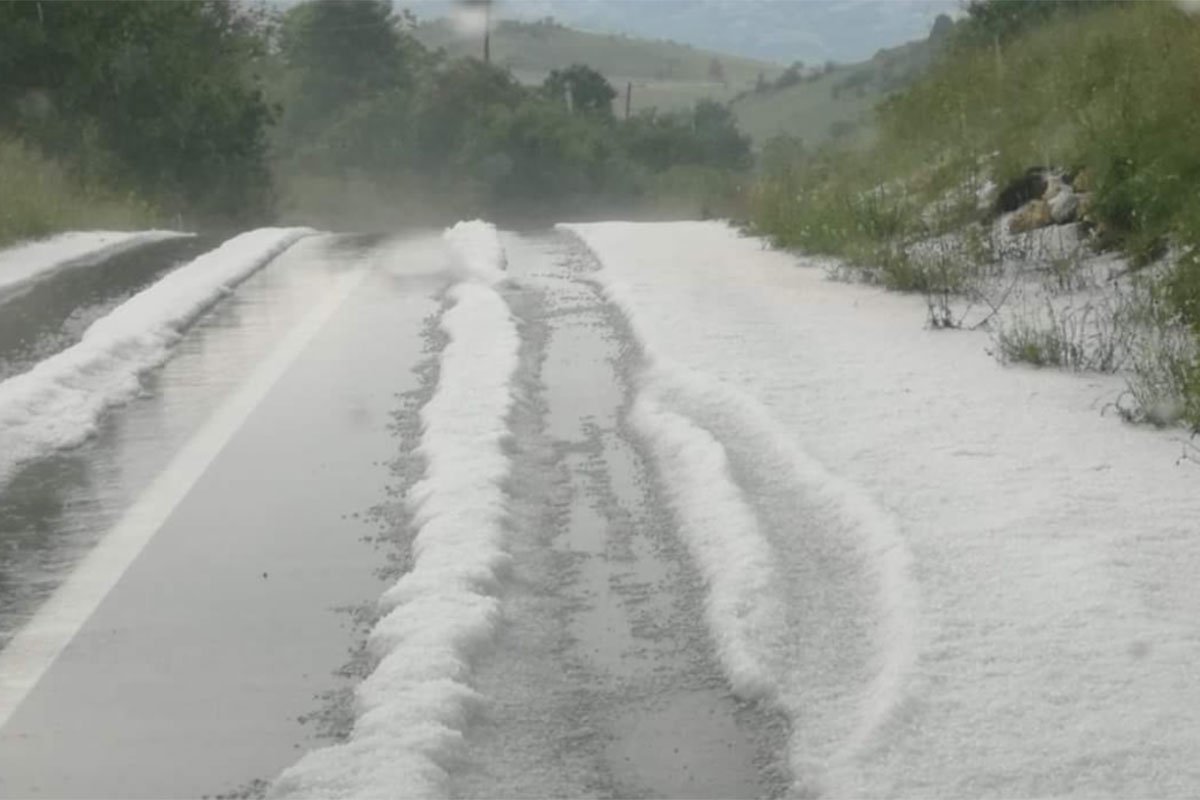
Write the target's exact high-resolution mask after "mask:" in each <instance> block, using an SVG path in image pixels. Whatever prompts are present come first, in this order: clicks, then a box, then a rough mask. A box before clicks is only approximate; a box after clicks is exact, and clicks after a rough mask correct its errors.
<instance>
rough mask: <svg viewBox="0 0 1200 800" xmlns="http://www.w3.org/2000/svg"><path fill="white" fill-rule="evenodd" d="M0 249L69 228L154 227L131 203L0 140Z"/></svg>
mask: <svg viewBox="0 0 1200 800" xmlns="http://www.w3.org/2000/svg"><path fill="white" fill-rule="evenodd" d="M0 175H2V176H3V177H4V181H3V188H2V189H0V247H2V246H4V245H5V244H8V243H11V242H15V241H19V240H22V239H36V238H39V237H42V236H46V235H48V234H51V233H54V232H56V231H62V230H69V229H72V228H75V229H78V228H114V229H117V230H122V229H127V228H145V227H149V226H151V225H153V224H156V223H157V222H158V218H157V215H156V213H155V212H154V209H153V208H151V207H150V206H149V205H148V204H147V203H145V202H143V201H140V200H138V199H137V198H136V197H134V196H131V195H127V196H121V195H119V194H116V193H115V192H113V191H111V190H108V189H105V188H103V187H98V186H88V185H87V184H85V183H83V182H82V181H81V180H80V179H79V178H78V177H77V176H75V175H73V174H72V173H71V171H70V170H68V169H66V168H64V167H63V166H62V165H61V164H59V163H56V162H54V161H51V160H49V159H48V158H46V157H45V156H43V155H41V154H39V153H38V152H36V151H35V150H33V149H31V148H30V147H28V146H27V145H25V144H22V143H21V142H19V141H16V140H13V139H8V138H3V137H0Z"/></svg>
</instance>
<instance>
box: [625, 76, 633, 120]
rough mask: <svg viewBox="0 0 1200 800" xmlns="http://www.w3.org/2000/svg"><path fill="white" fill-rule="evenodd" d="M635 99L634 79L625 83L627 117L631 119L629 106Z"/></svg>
mask: <svg viewBox="0 0 1200 800" xmlns="http://www.w3.org/2000/svg"><path fill="white" fill-rule="evenodd" d="M632 100H633V81H629V82H628V83H626V84H625V119H629V106H630V103H631V102H632Z"/></svg>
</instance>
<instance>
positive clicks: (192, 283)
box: [0, 228, 312, 485]
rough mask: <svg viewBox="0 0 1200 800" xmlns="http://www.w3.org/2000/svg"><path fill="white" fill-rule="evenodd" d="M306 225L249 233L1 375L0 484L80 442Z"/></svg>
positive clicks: (303, 232)
mask: <svg viewBox="0 0 1200 800" xmlns="http://www.w3.org/2000/svg"><path fill="white" fill-rule="evenodd" d="M310 233H312V231H310V230H308V229H307V228H261V229H259V230H255V231H250V232H248V233H243V234H241V235H240V236H236V237H234V238H233V239H230V240H229V241H227V242H225V243H224V244H222V245H221V246H220V247H218V248H217V249H215V250H213V251H211V252H208V253H206V254H204V255H202V256H200V257H199V258H196V259H195V260H194V261H192V262H191V263H189V264H186V265H185V266H183V267H180V268H179V269H177V270H175V271H173V272H171V273H170V274H168V275H166V276H165V277H164V278H162V279H161V280H159V281H158V282H157V283H155V284H153V285H152V286H149V287H147V288H146V289H143V290H142V291H141V292H139V293H138V294H136V295H134V296H133V297H131V298H129V299H128V300H126V301H125V302H124V303H122V304H121V305H120V306H117V308H115V309H113V310H112V311H111V312H110V313H109V314H108V315H107V316H104V317H102V318H100V319H98V320H96V321H95V322H94V323H92V325H91V326H90V327H89V328H88V329H87V330H86V331H84V334H83V337H82V338H81V340H80V341H79V342H78V343H77V344H75V345H74V346H72V347H70V348H68V349H66V350H64V351H62V352H60V353H58V354H56V355H53V356H51V357H50V358H47V359H46V360H45V361H42V362H40V363H38V364H37V365H36V366H34V367H33V369H31V370H29V371H28V372H25V373H23V374H20V375H15V376H13V377H11V378H9V379H8V380H6V381H4V382H2V383H0V485H2V484H3V483H4V482H5V481H6V480H7V479H8V478H9V477H10V475H11V473H12V470H13V469H14V468H15V467H16V466H17V465H18V464H20V463H21V462H23V461H26V460H28V459H30V458H34V457H37V456H39V455H42V454H44V453H46V452H49V451H52V450H54V449H57V448H63V447H71V446H74V445H77V444H80V443H81V442H83V441H84V440H85V439H87V438H88V437H89V436H90V435H91V434H92V432H93V431H94V430H95V427H96V424H97V421H98V420H99V418H100V416H101V414H103V412H104V411H105V410H106V409H108V408H111V407H112V406H114V405H118V404H120V403H122V402H124V401H126V400H128V399H129V398H130V397H133V396H134V395H136V394H137V392H138V391H139V387H140V383H139V375H140V374H141V373H142V372H144V371H146V370H147V369H150V368H152V367H155V366H157V365H159V364H161V363H162V362H163V361H164V360H166V358H167V357H168V355H169V353H170V348H171V346H172V345H173V344H174V343H175V342H176V341H177V340H178V339H179V337H180V335H181V331H182V330H183V328H184V327H185V326H187V325H188V324H189V323H190V322H192V321H193V320H195V319H196V317H198V316H199V315H200V314H201V313H203V312H204V311H205V309H207V308H208V307H210V306H211V305H212V304H213V303H215V302H216V301H217V300H219V299H220V298H221V297H222V296H223V295H224V294H225V293H227V292H229V291H230V290H231V288H232V287H233V286H234V285H236V284H237V283H238V282H240V281H242V280H244V279H245V278H246V277H248V276H249V275H250V274H251V273H253V272H254V271H255V270H257V269H259V268H260V267H262V266H263V265H264V264H266V263H267V262H269V261H270V260H271V259H272V258H274V257H275V256H276V255H278V254H279V253H281V252H282V251H283V250H285V249H286V248H287V247H289V246H290V245H291V244H292V243H293V242H295V241H296V240H297V239H299V238H300V237H302V236H306V235H308V234H310Z"/></svg>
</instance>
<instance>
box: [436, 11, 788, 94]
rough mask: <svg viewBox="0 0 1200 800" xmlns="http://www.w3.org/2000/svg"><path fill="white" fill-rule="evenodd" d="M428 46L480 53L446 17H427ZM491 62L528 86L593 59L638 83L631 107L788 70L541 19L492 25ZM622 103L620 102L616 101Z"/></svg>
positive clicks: (729, 90) (471, 36)
mask: <svg viewBox="0 0 1200 800" xmlns="http://www.w3.org/2000/svg"><path fill="white" fill-rule="evenodd" d="M414 33H415V35H416V37H417V39H419V40H420V41H421V43H422V44H424V45H426V46H427V47H431V48H443V49H445V50H446V52H447V53H449V54H450V55H452V56H466V55H470V56H476V57H477V56H479V54H480V51H481V45H480V41H481V39H480V36H479V34H478V33H477V32H472V33H468V32H465V31H463V30H462V29H461V27H459V26H455V25H453V24H451V23H450V22H449V21H447V20H440V19H439V20H432V21H428V22H422V23H421V24H419V25H418V26H417V27H416V29H415V31H414ZM491 53H492V61H493V62H494V63H496V64H498V65H500V66H503V67H507V68H508V69H510V70H512V72H513V74H514V75H515V76H516V77H517V79H518V80H520V81H522V82H524V83H541V81H542V80H543V79H544V78H545V77H546V75H547V74H549V72H550V71H551V70H552V69H559V68H562V67H566V66H569V65H571V64H574V63H581V64H587V65H588V66H590V67H592V68H593V69H595V70H597V71H599V72H600V73H601V74H603V75H604V76H605V77H606V78H607V79H608V80H609V82H610V83H612V84H613V85H614V86H615V87H616V88H617V89H618V90H621V91H622V92H623V91H624V90H625V88H626V86H627V85H628V84H630V83H632V84H633V103H632V107H633V110H635V111H637V110H639V109H643V108H650V107H657V108H659V109H661V110H671V109H676V108H684V107H690V106H691V105H692V104H693V103H694V102H695V101H696V100H699V99H701V98H711V99H715V100H720V101H727V100H729V99H731V98H732V97H734V96H735V95H737V94H739V93H742V92H745V91H748V90H751V89H753V87H754V86H755V85H756V84H758V82H759V76H760V75H761V76H762V80H764V81H769V80H773V79H774V78H775V77H776V76H777V75H779V74H781V73H782V72H783V67H782V66H780V65H779V64H772V63H769V62H765V61H757V60H754V59H749V58H742V57H739V56H730V55H727V54H724V53H715V52H712V51H708V50H701V49H698V48H695V47H691V46H689V45H684V44H678V43H676V42H668V41H650V40H647V39H637V38H633V37H629V36H621V35H616V34H602V33H587V32H584V31H579V30H574V29H572V28H568V27H565V26H563V25H561V24H558V23H556V22H552V21H549V20H542V21H538V22H521V21H517V20H501V21H499V22H497V23H495V24H494V26H493V31H492V39H491ZM617 106H618V109H619V108H620V102H618V104H617Z"/></svg>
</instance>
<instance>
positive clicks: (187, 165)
mask: <svg viewBox="0 0 1200 800" xmlns="http://www.w3.org/2000/svg"><path fill="white" fill-rule="evenodd" d="M262 52H263V39H262V36H261V28H260V27H259V25H258V20H257V19H256V18H255V17H253V16H251V15H247V14H246V13H243V11H241V10H240V9H239V7H237V6H235V5H233V4H229V3H223V2H217V0H198V2H191V3H84V2H62V3H45V2H43V3H21V2H11V0H10V2H2V3H0V73H2V74H3V75H4V80H3V81H2V82H0V125H2V126H4V127H6V128H8V129H10V130H13V131H15V132H17V133H18V134H19V135H21V136H23V137H24V138H25V139H26V140H28V141H31V142H33V143H35V144H37V145H38V146H40V147H41V148H42V149H43V150H44V151H46V152H47V153H49V154H50V155H53V156H56V157H59V158H63V159H65V160H67V161H68V162H69V163H73V164H74V165H75V168H76V169H77V170H79V171H81V172H82V173H84V174H85V175H88V176H93V177H102V178H104V179H106V180H108V181H109V182H112V183H116V184H119V185H123V186H126V187H129V188H134V189H137V190H139V191H141V192H143V193H145V194H146V195H148V196H150V197H152V198H154V199H156V200H157V201H158V202H159V203H161V204H163V205H166V206H168V207H169V208H170V209H171V210H179V211H188V212H191V213H195V214H199V215H203V216H205V217H214V218H222V217H238V218H245V216H246V215H247V214H259V213H263V212H265V211H266V210H267V208H268V206H269V205H270V200H271V193H270V180H269V174H268V171H267V166H266V160H267V140H266V130H267V128H268V126H269V125H270V124H271V121H272V117H273V114H272V111H271V109H270V107H269V105H268V104H267V102H266V101H265V99H264V97H263V95H262V93H261V91H260V89H259V87H258V83H257V80H256V76H255V74H254V67H255V64H256V62H257V59H258V58H259V57H260V56H261V55H262Z"/></svg>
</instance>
